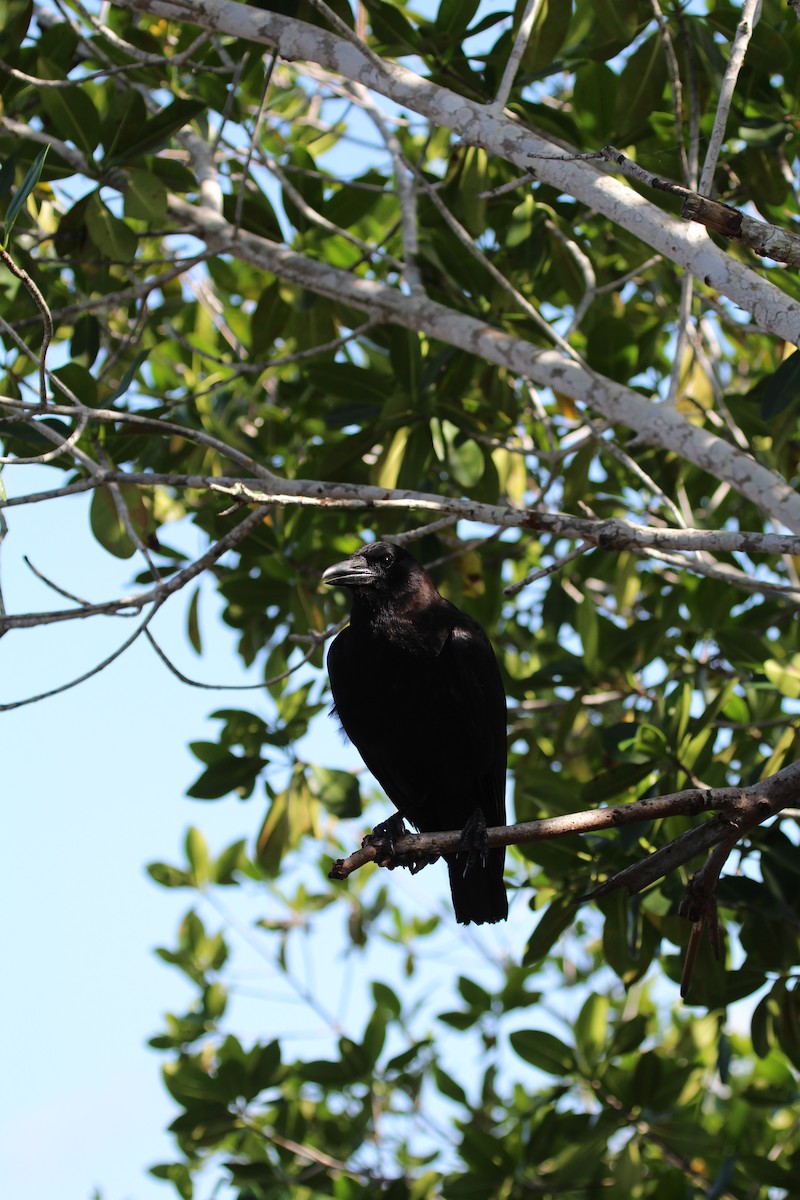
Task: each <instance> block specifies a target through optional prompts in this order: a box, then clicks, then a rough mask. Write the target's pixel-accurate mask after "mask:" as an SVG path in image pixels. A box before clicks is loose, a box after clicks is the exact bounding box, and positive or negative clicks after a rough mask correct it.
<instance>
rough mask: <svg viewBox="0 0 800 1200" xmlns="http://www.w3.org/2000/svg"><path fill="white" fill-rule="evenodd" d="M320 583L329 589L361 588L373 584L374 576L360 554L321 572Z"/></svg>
mask: <svg viewBox="0 0 800 1200" xmlns="http://www.w3.org/2000/svg"><path fill="white" fill-rule="evenodd" d="M322 582H323V583H327V584H329V585H330V586H331V587H363V586H364V585H365V584H369V583H374V582H375V576H374V574H373V572H372V570H371V569H370V567H369V566H368V565H367V563H366V561H365V560H364V559H363V558H362V557H361V555H360V554H354V555H353V557H352V558H347V559H345V561H344V562H340V563H334V565H333V566H332V567H328V568H327V570H325V571H323V572H322Z"/></svg>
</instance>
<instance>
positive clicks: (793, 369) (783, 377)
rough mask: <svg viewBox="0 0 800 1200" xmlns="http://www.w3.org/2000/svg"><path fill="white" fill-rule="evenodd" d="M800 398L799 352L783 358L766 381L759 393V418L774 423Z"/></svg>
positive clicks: (796, 351)
mask: <svg viewBox="0 0 800 1200" xmlns="http://www.w3.org/2000/svg"><path fill="white" fill-rule="evenodd" d="M798 396H800V351H798V350H795V352H794V354H790V355H789V357H788V358H785V359H784V360H783V362H782V363H781V365H780V366H779V367H778V369H777V371H775V372H774V374H773V375H772V376H771V377H770V378H769V379H768V380H767V382H766V385H765V386H764V388H763V390H762V392H761V416H762V418H763V420H765V421H774V420H775V418H776V417H779V416H780V415H781V413H783V412H786V411H787V409H789V408H790V407H791V406H792V405H793V404H795V403H796V402H797V398H798Z"/></svg>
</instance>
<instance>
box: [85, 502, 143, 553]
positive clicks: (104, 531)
mask: <svg viewBox="0 0 800 1200" xmlns="http://www.w3.org/2000/svg"><path fill="white" fill-rule="evenodd" d="M116 486H117V493H118V497H119V503H120V504H121V505H122V506H123V508H124V509H125V510H126V511H127V514H128V520H129V522H130V524H131V527H132V528H133V529H134V530H135V531H136V532H137V533H138V535H139V537H140V538H142V539H143V540H144V539H146V538H147V537H148V535H149V534H150V532H151V531H152V522H151V521H150V517H149V514H148V512H147V509H146V508H145V506H144V501H143V499H142V494H141V491H140V490H139V488H134V487H125V486H122V485H116ZM89 523H90V525H91V529H92V533H93V534H94V536H95V538H96V539H97V541H98V542H99V543H100V545H101V546H102V547H103V549H104V550H107V551H108V552H109V554H113V555H114V556H115V558H131V557H132V556H133V555H134V554H135V553H136V545H135V543H134V542H133V541H132V540H131V537H130V535H129V534H128V531H127V529H126V528H125V525H124V523H123V520H122V517H121V516H120V513H119V510H118V509H117V504H116V503H115V501H114V495H113V493H112V490H111V488H110V487H107V486H103V487H100V488H96V489H95V492H94V495H93V496H92V501H91V505H90V507H89Z"/></svg>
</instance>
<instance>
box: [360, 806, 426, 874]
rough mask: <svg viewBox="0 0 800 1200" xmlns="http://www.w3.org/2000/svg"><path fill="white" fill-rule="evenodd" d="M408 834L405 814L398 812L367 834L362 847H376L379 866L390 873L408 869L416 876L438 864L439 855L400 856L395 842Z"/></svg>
mask: <svg viewBox="0 0 800 1200" xmlns="http://www.w3.org/2000/svg"><path fill="white" fill-rule="evenodd" d="M406 833H408V830H407V829H406V826H405V822H404V821H403V814H402V813H399V812H396V813H393V814H392V816H391V817H389V818H388V819H387V820H385V821H381V823H380V824H379V825H376V826H375V828H374V829H373V831H372V833H368V834H367V836H366V837H365V838H364V840H363V842H362V843H361V845H362V846H374V847H375V849H376V850H377V851H378V858H377V862H378V865H379V866H381V867H388V868H389V870H390V871H393V870H394V868H395V867H408V869H409V871H410V872H411V874H412V875H416V874H417V872H418V871H421V870H422V868H423V867H427V866H428V864H429V863H432V862H436V859H437V858H438V857H439V855H438V854H426V855H419V854H418V855H413V854H398V853H397V851H396V850H395V848H394V844H395V841H396V840H397V838H400V837H402V836H403V834H406Z"/></svg>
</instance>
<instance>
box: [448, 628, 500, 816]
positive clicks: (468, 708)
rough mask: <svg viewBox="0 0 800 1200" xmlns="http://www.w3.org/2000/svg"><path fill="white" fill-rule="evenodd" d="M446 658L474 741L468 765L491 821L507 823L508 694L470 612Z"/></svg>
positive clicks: (459, 714)
mask: <svg viewBox="0 0 800 1200" xmlns="http://www.w3.org/2000/svg"><path fill="white" fill-rule="evenodd" d="M440 658H441V659H442V660H444V662H443V665H446V676H447V678H448V679H449V680H450V681H451V688H452V712H453V716H454V718H455V719H456V720H457V721H458V728H459V729H461V730H462V731H463V736H464V738H465V739H466V740H467V741H468V750H467V753H466V754H465V766H466V768H467V769H468V770H469V771H470V772H472V771H474V772H476V774H477V775H478V777H479V778H480V792H481V803H480V807H481V808H482V809H483V814H484V816H485V818H486V823H487V825H489V826H491V825H503V824H505V780H506V696H505V689H504V687H503V681H502V678H501V675H500V669H499V667H498V665H497V660H496V658H495V656H494V651H493V650H492V646H491V643H490V641H489V639H488V638H487V636H486V634H485V633H484V631H483V629H481V627H480V625H478V623H477V621H473V620H472V618H470V617H468V616H467V615H466V614H465V613H462V612H459V613H458V620H457V622H456V624H455V625H454V626H453V628H452V630H451V633H450V636H449V638H448V639H447V641H446V643H445V645H444V647H443V648H442V652H441V655H440Z"/></svg>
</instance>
